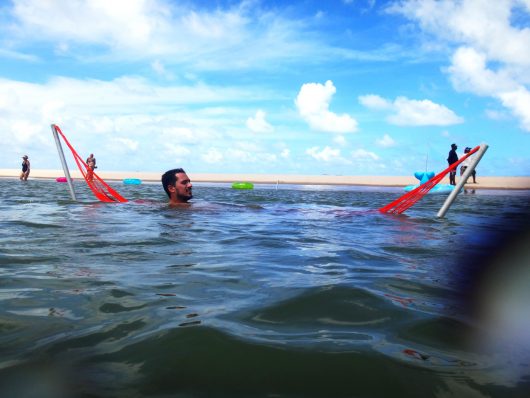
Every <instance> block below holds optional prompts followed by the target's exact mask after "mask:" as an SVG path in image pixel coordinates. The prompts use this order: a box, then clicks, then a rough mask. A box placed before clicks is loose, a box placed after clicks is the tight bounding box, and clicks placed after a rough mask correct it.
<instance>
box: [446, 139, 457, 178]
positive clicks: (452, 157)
mask: <svg viewBox="0 0 530 398" xmlns="http://www.w3.org/2000/svg"><path fill="white" fill-rule="evenodd" d="M457 148H458V147H457V146H456V144H451V150H450V151H449V156H448V157H447V163H449V166H451V165H452V164H453V163H455V162H458V155H457V154H456V149H457ZM449 184H451V185H456V167H455V168H454V169H453V170H451V171H450V172H449Z"/></svg>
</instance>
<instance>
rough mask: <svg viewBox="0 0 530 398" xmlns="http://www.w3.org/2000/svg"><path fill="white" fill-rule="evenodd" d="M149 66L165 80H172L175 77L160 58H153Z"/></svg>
mask: <svg viewBox="0 0 530 398" xmlns="http://www.w3.org/2000/svg"><path fill="white" fill-rule="evenodd" d="M151 68H153V70H154V71H155V73H156V74H157V75H159V76H161V77H163V78H165V79H167V80H173V79H174V78H175V77H174V76H173V74H172V73H171V72H169V71H168V70H167V69H166V67H165V66H164V64H163V63H162V62H161V61H160V60H158V59H157V60H154V61H153V62H151Z"/></svg>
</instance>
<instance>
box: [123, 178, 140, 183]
mask: <svg viewBox="0 0 530 398" xmlns="http://www.w3.org/2000/svg"><path fill="white" fill-rule="evenodd" d="M123 183H124V184H129V185H140V184H141V183H142V180H140V179H139V178H126V179H124V180H123Z"/></svg>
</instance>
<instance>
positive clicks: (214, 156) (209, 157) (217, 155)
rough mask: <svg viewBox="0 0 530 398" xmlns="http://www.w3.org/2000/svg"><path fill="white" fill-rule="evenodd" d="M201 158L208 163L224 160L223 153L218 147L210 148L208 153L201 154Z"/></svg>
mask: <svg viewBox="0 0 530 398" xmlns="http://www.w3.org/2000/svg"><path fill="white" fill-rule="evenodd" d="M201 159H202V160H204V161H205V162H206V163H210V164H212V163H219V162H221V161H222V160H223V154H222V153H221V151H219V150H218V149H217V148H209V149H208V151H206V153H204V154H202V155H201Z"/></svg>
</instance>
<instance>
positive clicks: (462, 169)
mask: <svg viewBox="0 0 530 398" xmlns="http://www.w3.org/2000/svg"><path fill="white" fill-rule="evenodd" d="M469 152H471V148H470V147H466V149H464V155H467V154H468V153H469ZM474 156H475V154H473V155H471V156H468V158H467V159H465V160H464V161H463V162H462V163H460V176H462V175H463V174H464V172H465V171H466V169H467V168H468V167H469V166H470V165H471V161H472V160H473V157H474ZM471 176H472V177H473V184H476V183H477V180H476V176H477V171H476V170H475V169H473V171H472V172H471Z"/></svg>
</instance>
